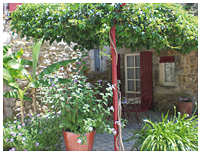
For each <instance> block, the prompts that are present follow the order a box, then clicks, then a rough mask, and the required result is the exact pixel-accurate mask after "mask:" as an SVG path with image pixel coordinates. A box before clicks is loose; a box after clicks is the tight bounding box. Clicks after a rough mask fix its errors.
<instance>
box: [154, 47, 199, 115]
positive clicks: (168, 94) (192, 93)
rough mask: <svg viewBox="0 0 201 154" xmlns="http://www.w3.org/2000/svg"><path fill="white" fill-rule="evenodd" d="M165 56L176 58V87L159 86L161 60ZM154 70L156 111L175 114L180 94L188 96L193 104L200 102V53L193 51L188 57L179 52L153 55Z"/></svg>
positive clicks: (164, 52)
mask: <svg viewBox="0 0 201 154" xmlns="http://www.w3.org/2000/svg"><path fill="white" fill-rule="evenodd" d="M163 56H174V60H175V77H176V78H175V79H176V84H175V86H163V85H160V84H159V82H158V81H159V78H160V76H159V74H160V73H159V70H160V68H159V59H160V57H163ZM152 69H153V74H152V76H153V102H154V108H155V110H160V111H168V110H170V111H171V112H173V111H174V110H173V109H174V108H173V106H176V107H177V106H178V100H179V95H180V93H183V94H187V95H188V97H189V98H190V100H192V101H193V102H197V101H198V51H191V52H190V53H189V54H187V55H183V54H179V53H178V52H177V51H174V50H169V51H167V50H166V51H162V52H161V53H160V54H159V55H157V53H156V52H153V54H152Z"/></svg>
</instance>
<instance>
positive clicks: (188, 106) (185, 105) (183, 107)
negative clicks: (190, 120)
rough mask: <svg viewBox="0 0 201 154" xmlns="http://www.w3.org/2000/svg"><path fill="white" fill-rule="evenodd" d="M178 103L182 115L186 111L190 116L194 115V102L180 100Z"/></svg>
mask: <svg viewBox="0 0 201 154" xmlns="http://www.w3.org/2000/svg"><path fill="white" fill-rule="evenodd" d="M178 105H179V112H180V113H181V115H184V113H187V114H188V115H189V116H191V115H192V109H193V102H179V103H178Z"/></svg>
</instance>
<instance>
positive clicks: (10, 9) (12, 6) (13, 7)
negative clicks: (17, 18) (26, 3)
mask: <svg viewBox="0 0 201 154" xmlns="http://www.w3.org/2000/svg"><path fill="white" fill-rule="evenodd" d="M21 4H22V3H9V11H10V12H13V11H14V10H16V9H17V5H21Z"/></svg>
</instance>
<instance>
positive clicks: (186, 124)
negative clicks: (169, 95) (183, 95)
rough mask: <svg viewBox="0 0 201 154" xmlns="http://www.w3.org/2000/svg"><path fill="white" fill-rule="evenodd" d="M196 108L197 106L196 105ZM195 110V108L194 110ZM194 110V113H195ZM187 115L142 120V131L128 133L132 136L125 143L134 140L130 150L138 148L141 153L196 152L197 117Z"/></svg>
mask: <svg viewBox="0 0 201 154" xmlns="http://www.w3.org/2000/svg"><path fill="white" fill-rule="evenodd" d="M196 107H197V104H196ZM196 109H197V108H196ZM196 109H195V111H196ZM194 114H195V112H194V113H193V115H192V116H191V117H190V118H189V115H188V114H184V115H183V116H181V115H180V112H178V117H176V107H175V114H174V117H173V118H172V117H171V118H170V120H169V118H168V113H167V114H166V116H165V117H163V114H162V120H161V121H160V120H159V119H158V120H159V122H153V121H151V120H149V119H144V120H143V121H144V124H145V125H144V127H143V129H142V130H133V131H130V132H132V133H133V134H134V135H133V136H132V137H131V138H130V139H128V140H125V141H129V140H135V139H137V140H136V142H135V144H134V145H133V146H132V149H131V150H134V149H138V148H140V150H141V151H198V117H197V115H194Z"/></svg>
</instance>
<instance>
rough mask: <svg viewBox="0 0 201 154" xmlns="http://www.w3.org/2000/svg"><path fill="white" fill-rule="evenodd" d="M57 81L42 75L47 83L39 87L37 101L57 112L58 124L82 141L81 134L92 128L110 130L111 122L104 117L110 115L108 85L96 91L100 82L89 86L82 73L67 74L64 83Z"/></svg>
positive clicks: (110, 89)
mask: <svg viewBox="0 0 201 154" xmlns="http://www.w3.org/2000/svg"><path fill="white" fill-rule="evenodd" d="M59 80H60V77H59V76H58V75H54V77H53V78H52V75H49V77H47V78H46V81H47V83H48V84H49V85H48V84H47V86H46V87H43V89H42V96H41V101H42V103H43V105H46V106H48V109H49V110H50V111H55V112H58V111H61V116H60V117H61V123H60V127H61V128H62V129H63V130H65V131H70V132H74V133H76V134H79V135H80V137H79V139H82V140H83V142H82V143H85V142H86V136H85V135H84V134H85V133H88V132H90V131H92V130H96V132H98V133H99V132H108V133H111V132H112V130H113V129H112V123H111V122H110V121H108V120H107V118H108V116H109V115H110V114H111V113H110V107H109V102H111V99H112V96H113V92H112V86H111V85H110V84H109V83H108V87H107V88H106V89H105V91H103V92H100V91H99V90H100V88H102V86H101V82H102V81H101V80H99V81H98V82H97V83H95V85H91V84H90V83H89V82H88V80H87V78H86V77H85V76H83V75H74V76H73V75H71V76H70V77H69V78H68V79H66V82H65V83H60V82H58V81H59ZM67 80H68V81H67ZM89 128H93V129H92V130H90V129H89Z"/></svg>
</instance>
